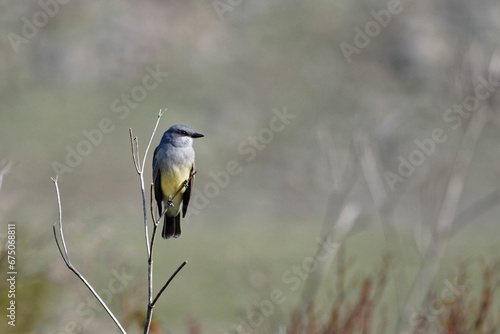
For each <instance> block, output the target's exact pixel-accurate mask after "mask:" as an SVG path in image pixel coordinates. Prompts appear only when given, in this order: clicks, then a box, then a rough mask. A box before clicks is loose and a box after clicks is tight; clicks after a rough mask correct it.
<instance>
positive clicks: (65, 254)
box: [52, 176, 126, 334]
mask: <svg viewBox="0 0 500 334" xmlns="http://www.w3.org/2000/svg"><path fill="white" fill-rule="evenodd" d="M57 179H58V177H57V176H56V177H55V178H52V182H54V186H55V188H56V196H57V205H58V209H59V221H58V223H55V224H54V225H53V226H52V230H53V232H54V239H55V241H56V245H57V248H58V249H59V253H60V254H61V257H62V258H63V260H64V262H65V263H66V266H67V267H68V268H69V270H71V271H72V272H73V273H74V274H75V275H76V276H77V277H78V278H79V279H80V280H81V281H82V282H83V284H85V286H86V287H87V288H88V289H89V290H90V292H92V294H93V295H94V297H95V298H96V299H97V300H98V301H99V303H101V305H102V307H103V308H104V309H105V310H106V312H107V313H108V314H109V316H110V317H111V319H113V321H114V322H115V324H116V326H118V328H119V329H120V331H121V332H122V333H124V334H126V332H125V329H124V328H123V327H122V325H121V324H120V322H119V321H118V319H116V317H115V316H114V314H113V312H111V310H110V309H109V308H108V306H107V305H106V303H105V302H104V301H103V300H102V299H101V297H100V296H99V294H98V293H97V292H96V291H95V290H94V288H93V287H92V285H90V283H89V282H88V281H87V280H86V279H85V277H83V275H82V274H80V272H79V271H78V270H77V269H76V268H75V267H74V266H73V264H72V263H71V260H70V258H69V253H68V249H67V247H66V241H65V239H64V233H63V228H62V209H61V196H60V194H59V185H58V184H57ZM56 224H58V225H59V235H60V238H61V243H62V248H61V243H59V240H58V238H57V229H56Z"/></svg>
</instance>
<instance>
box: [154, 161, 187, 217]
mask: <svg viewBox="0 0 500 334" xmlns="http://www.w3.org/2000/svg"><path fill="white" fill-rule="evenodd" d="M190 172H191V170H190V169H189V168H176V167H173V168H171V169H169V170H166V171H162V173H161V190H162V192H163V196H164V202H165V203H166V202H167V200H168V199H169V198H171V199H172V202H173V204H174V207H173V208H170V209H168V210H167V215H168V216H169V217H174V216H177V214H178V213H179V209H180V205H181V202H182V195H183V194H184V191H185V190H186V189H185V188H184V187H183V183H184V181H186V180H188V179H189V173H190ZM181 187H182V189H181V191H180V192H179V193H178V194H177V196H175V198H174V195H175V193H176V192H177V191H178V190H179V189H180V188H181Z"/></svg>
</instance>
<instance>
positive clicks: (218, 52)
mask: <svg viewBox="0 0 500 334" xmlns="http://www.w3.org/2000/svg"><path fill="white" fill-rule="evenodd" d="M397 4H399V6H397ZM391 6H392V7H391ZM1 7H2V10H1V11H0V17H1V24H0V34H1V36H2V38H1V42H0V47H1V53H0V77H1V78H2V80H0V97H1V102H2V104H1V108H0V138H1V141H0V143H1V144H0V160H1V165H0V167H2V168H5V169H4V173H3V174H2V183H1V189H0V221H1V222H2V231H0V234H1V236H2V244H3V243H4V241H5V237H6V235H7V227H6V224H7V223H11V222H13V223H15V224H16V231H17V270H18V275H17V302H18V310H17V326H16V327H15V328H14V330H15V332H18V333H89V332H93V333H97V332H99V333H101V332H106V333H108V332H109V333H111V332H114V331H115V328H114V325H113V324H112V323H111V321H110V320H109V318H107V316H106V314H105V312H104V311H103V310H101V309H100V308H99V307H97V306H95V308H93V307H92V306H91V305H93V303H94V301H93V299H92V297H91V296H90V293H89V292H88V291H87V290H86V289H85V287H84V286H83V285H82V284H81V283H80V282H79V281H78V280H77V278H76V277H75V276H74V275H73V274H72V273H71V272H70V271H69V270H67V268H66V267H65V265H64V263H63V261H62V259H61V258H60V255H59V253H58V251H57V248H56V245H55V243H54V240H53V235H52V224H54V223H55V222H56V221H57V219H58V211H57V202H56V196H55V191H54V185H53V183H52V182H51V177H54V176H55V174H56V173H58V174H60V179H59V186H60V190H61V200H62V211H63V221H64V228H65V235H66V241H67V243H68V248H69V252H70V255H71V258H72V261H73V263H74V264H75V265H76V266H77V268H79V269H80V270H81V272H82V273H83V274H84V275H85V276H86V277H87V279H88V280H89V281H90V282H91V283H92V284H93V285H94V287H95V288H96V289H97V290H98V291H103V289H104V290H105V289H108V290H106V291H108V292H109V290H110V289H111V288H114V287H111V288H110V282H116V280H114V281H112V280H113V278H117V277H121V281H120V280H119V281H120V282H121V283H122V286H120V289H119V291H118V292H116V293H112V294H110V297H109V299H110V306H111V308H112V309H113V310H115V311H116V314H117V316H118V317H119V318H120V319H122V320H123V321H124V322H125V323H126V325H127V326H128V328H129V329H130V332H139V329H138V327H137V324H136V319H140V317H141V314H140V312H142V311H144V310H145V309H146V282H147V276H146V268H147V264H146V252H145V245H144V234H143V233H144V232H143V225H142V207H141V197H140V188H139V179H138V176H137V174H136V173H135V170H134V167H133V164H132V158H131V154H130V143H129V132H128V131H129V128H132V129H133V131H134V134H135V135H136V136H137V137H138V139H139V147H140V153H141V154H142V153H143V152H144V149H145V146H146V144H147V141H148V139H149V136H150V134H151V131H152V129H153V126H154V123H155V121H156V117H157V114H158V111H159V110H160V109H163V108H167V111H166V113H165V114H164V116H163V117H162V119H161V122H160V125H159V129H158V132H157V133H156V135H155V137H154V138H153V144H152V145H153V148H154V146H156V145H157V143H158V142H159V139H160V136H161V133H162V132H163V131H165V130H166V129H167V128H168V127H169V126H170V125H172V124H177V123H183V124H187V125H189V126H191V127H192V128H193V129H195V130H196V131H198V132H201V133H204V134H205V138H202V139H199V140H196V142H195V149H196V153H197V169H198V174H197V176H196V189H197V191H198V192H199V193H200V194H202V195H205V196H206V195H207V194H208V195H209V196H208V198H207V200H206V201H204V200H203V199H202V197H200V196H198V204H197V206H196V205H194V204H193V205H194V206H193V205H192V207H191V209H195V210H196V214H195V213H194V212H191V215H190V216H189V219H188V220H186V221H185V222H184V224H183V232H184V234H183V236H182V238H181V239H179V240H169V241H168V242H165V241H163V240H160V239H159V240H157V241H158V242H157V244H156V250H155V252H156V253H155V255H156V256H155V259H154V261H155V262H154V264H155V273H154V279H155V289H156V291H157V289H159V287H160V286H161V284H162V283H163V282H164V281H165V280H166V279H167V278H168V277H169V275H170V274H171V273H172V272H173V271H174V270H175V269H176V268H177V266H178V265H179V264H180V263H181V262H182V261H183V260H187V261H188V265H187V267H185V268H184V269H183V270H182V271H181V273H180V274H179V276H178V277H177V278H176V279H175V280H174V281H173V283H172V285H171V286H170V287H169V288H168V289H167V291H166V293H165V294H164V295H163V297H162V299H161V300H160V302H159V304H158V305H157V307H156V308H155V319H156V321H157V322H158V325H159V328H160V329H159V332H162V333H163V332H168V333H179V332H185V331H186V328H187V327H188V326H189V324H191V326H200V328H201V330H202V332H204V333H223V332H228V333H229V332H230V331H231V330H233V329H234V328H235V326H237V325H238V324H240V323H241V319H242V318H245V317H246V316H247V315H248V314H249V312H252V310H254V309H256V308H259V305H260V304H259V303H261V302H262V301H263V300H265V299H268V298H269V297H270V294H271V291H272V290H273V289H280V290H282V291H284V297H285V301H284V302H283V303H282V304H280V305H275V310H273V312H271V313H272V315H271V316H269V317H266V319H265V321H264V323H263V324H262V326H260V329H261V330H262V331H263V332H266V331H268V332H278V328H279V326H280V324H283V323H286V321H287V319H288V318H289V314H290V312H291V310H293V309H294V308H295V307H296V306H297V303H298V300H299V296H300V293H301V291H302V289H303V287H304V286H305V279H302V278H300V279H299V282H300V285H299V286H298V288H297V289H296V290H294V289H291V285H290V283H287V282H286V280H284V279H283V275H284V273H286V272H287V271H288V270H290V269H291V268H292V267H293V266H294V265H301V264H302V262H303V260H304V259H305V258H307V257H308V256H311V255H313V254H314V252H315V250H316V248H317V246H318V240H319V239H318V238H319V236H320V235H321V233H322V231H323V232H324V231H325V230H329V229H330V227H331V225H335V222H336V221H337V218H338V215H339V212H340V211H341V208H342V206H343V204H345V203H347V202H348V203H351V204H353V205H355V206H356V208H357V209H358V210H359V217H358V219H357V220H356V222H355V223H354V227H353V228H352V229H351V230H350V231H349V233H348V236H347V237H346V238H345V239H343V240H342V245H343V247H344V249H345V252H346V253H347V258H348V259H349V261H350V262H349V263H350V266H351V267H352V268H351V269H350V272H351V273H352V282H353V283H352V284H353V285H356V284H357V283H356V282H357V281H356V280H357V278H356V277H359V276H360V275H365V274H366V275H369V274H371V273H373V272H376V271H377V270H378V268H379V267H380V263H381V262H382V259H383V258H384V256H385V255H386V254H387V253H388V252H390V251H391V246H390V244H391V242H388V239H387V237H388V235H387V234H386V232H387V229H385V228H384V224H387V223H388V222H387V221H385V218H387V217H385V216H384V215H380V212H379V211H378V207H377V203H376V200H375V203H374V198H377V194H373V191H372V192H371V191H370V190H371V189H370V187H369V186H368V184H369V182H367V180H366V173H363V171H362V170H363V167H362V165H361V161H362V157H363V150H362V149H360V147H359V146H360V140H359V138H360V137H364V136H366V137H367V140H366V141H367V142H369V143H370V144H371V145H372V148H373V150H374V151H375V152H376V156H377V159H376V160H377V165H378V170H379V175H380V176H381V177H382V179H383V180H385V176H384V175H387V174H384V173H386V172H393V173H396V174H397V173H398V172H397V171H398V167H399V166H400V164H401V161H402V160H401V158H402V159H406V160H408V159H409V157H410V155H411V154H412V152H414V151H415V150H418V146H417V145H416V143H415V140H419V141H423V140H425V139H429V138H432V131H433V130H434V129H436V128H442V129H443V131H444V133H445V135H446V138H447V139H446V140H445V141H444V142H443V143H436V147H435V150H433V151H432V153H430V154H428V155H425V157H424V159H423V162H422V163H419V165H418V166H414V167H415V170H414V171H413V172H411V173H410V175H409V176H408V177H406V176H405V177H403V178H402V180H403V181H401V182H399V181H398V182H397V184H396V187H397V191H394V192H391V190H390V187H389V183H388V182H384V186H385V189H386V191H387V192H388V193H389V197H390V200H388V202H390V203H391V205H392V207H393V211H392V213H391V215H390V216H391V217H392V218H391V220H392V222H393V223H394V224H393V227H394V226H395V227H396V229H395V230H397V231H398V234H397V239H398V240H399V242H398V243H399V244H400V245H401V247H402V248H398V249H397V250H398V252H399V253H400V254H402V255H401V258H400V262H398V265H403V264H404V266H405V267H406V268H407V273H408V276H407V279H408V281H407V284H406V287H407V289H409V288H410V287H411V286H412V282H413V281H414V280H415V277H417V276H416V275H417V273H418V268H419V266H420V264H421V260H422V259H424V254H425V252H426V250H427V249H428V248H430V247H432V245H433V241H432V240H433V237H432V236H433V235H434V233H435V228H434V227H433V226H435V224H436V220H437V217H438V213H439V210H440V207H441V203H442V199H443V197H444V196H445V189H446V186H447V184H448V183H447V182H448V180H449V178H450V175H451V171H452V166H453V164H454V161H455V157H456V155H457V152H459V151H460V149H461V143H463V141H464V132H466V129H467V125H468V124H469V121H470V119H472V117H469V116H467V117H463V116H460V114H458V113H457V112H455V111H454V112H453V113H451V114H449V116H450V117H451V116H454V117H455V119H454V121H453V122H446V121H445V119H444V118H443V117H444V115H445V114H446V113H447V110H449V109H453V105H456V104H462V103H463V102H464V99H465V97H466V96H470V95H471V92H474V89H475V88H476V87H478V86H480V85H481V83H482V82H484V80H486V81H490V82H492V84H491V85H490V86H488V87H489V88H491V91H490V92H491V96H490V97H489V98H488V99H486V100H481V101H479V102H478V103H479V104H480V107H481V108H483V107H485V108H488V114H487V117H486V118H487V119H486V124H485V125H484V128H483V129H482V131H480V132H479V137H478V140H477V143H476V145H475V147H474V150H473V159H472V162H471V165H470V168H468V169H467V172H466V177H465V178H464V179H463V181H464V188H463V192H462V193H460V194H459V195H460V196H459V198H460V201H459V202H458V209H457V210H458V212H461V211H462V209H465V208H468V207H469V205H474V203H477V202H478V201H481V199H483V198H484V197H485V196H490V197H487V199H488V201H489V202H487V203H486V204H485V205H484V207H480V210H476V211H473V212H472V213H473V214H471V215H470V216H465V217H466V218H465V219H462V221H461V222H460V224H458V226H455V227H454V228H453V234H452V235H451V236H450V237H449V238H448V239H447V241H446V247H445V249H446V251H445V254H444V257H443V258H442V259H441V260H440V261H439V273H438V275H437V276H436V279H435V281H436V283H435V284H436V289H437V291H439V290H440V289H442V286H443V279H444V278H437V277H449V279H450V280H451V281H453V278H454V277H455V276H456V271H457V265H458V264H459V263H461V262H464V261H465V262H468V263H471V265H472V266H474V263H476V259H477V258H478V257H480V258H481V259H482V260H481V261H482V262H481V261H480V262H481V263H483V266H484V265H486V264H488V263H493V262H492V261H496V260H498V255H499V252H500V249H499V246H498V245H497V244H498V237H499V235H500V233H499V232H500V227H499V225H498V216H499V214H500V209H499V208H497V207H496V203H497V202H498V196H497V197H495V196H496V195H495V194H496V193H495V192H496V190H497V189H498V184H499V181H500V173H499V164H498V161H500V145H498V143H499V142H498V140H499V138H500V135H499V133H500V132H499V125H500V118H499V116H498V115H499V114H498V106H499V104H498V102H497V100H498V98H497V97H496V95H498V94H496V89H498V87H499V86H498V84H496V82H497V81H500V80H497V81H495V80H496V79H495V76H494V74H495V73H496V72H495V71H496V70H497V69H498V66H500V65H499V61H498V59H499V58H498V54H497V52H498V51H497V47H498V46H499V42H500V4H499V3H498V2H497V1H481V2H469V1H452V0H440V1H401V2H396V1H369V0H356V1H346V0H334V1H308V2H303V1H280V0H277V1H272V2H269V1H261V0H256V1H229V0H220V1H219V0H216V1H211V0H210V1H160V0H155V1H153V0H148V1H71V0H70V1H67V0H66V1H60V2H57V1H55V0H54V1H48V0H46V1H43V0H42V1H1ZM389 9H391V10H392V12H390V11H389ZM381 11H384V12H383V13H390V14H389V16H385V17H384V16H383V14H380V13H382V12H381ZM380 15H382V16H380ZM376 17H378V19H379V20H385V21H377V18H376ZM370 22H375V23H370ZM377 22H379V23H377ZM380 22H382V23H380ZM370 24H371V25H370ZM367 27H368V29H373V30H371V31H368V33H369V34H370V35H367V31H366V30H365V29H366V28H367ZM377 27H378V28H377ZM359 31H361V33H359ZM363 35H364V36H363ZM347 45H349V46H347ZM346 50H348V51H346ZM152 72H156V73H157V74H156V77H155V76H152V75H151V73H152ZM158 73H159V74H158ZM148 76H149V77H148ZM145 78H149V79H145ZM154 78H156V79H154ZM481 78H483V79H481ZM145 80H146V81H147V84H154V83H155V80H156V84H155V85H154V87H150V86H148V88H147V89H146V88H145V83H144V82H145ZM495 94H496V95H495ZM472 95H473V94H472ZM127 101H128V102H127ZM481 110H482V109H481ZM472 114H473V113H471V115H472ZM276 115H290V116H289V118H288V119H286V118H285V121H284V122H283V123H279V122H277V123H276V124H282V125H283V126H282V127H280V131H274V132H273V131H269V130H266V128H267V129H269V128H270V126H271V123H270V122H275V121H273V119H276V117H277V116H276ZM457 119H460V123H461V124H459V125H457V126H456V128H454V127H452V125H455V124H456V123H457V122H458V120H457ZM103 124H104V125H103ZM273 124H274V123H273ZM100 127H101V128H100ZM103 128H105V131H103ZM89 133H90V134H93V136H94V137H92V138H93V140H94V142H93V143H91V142H90V140H89V138H88V135H89ZM259 136H260V137H259ZM361 141H362V140H361ZM89 143H90V145H89ZM153 148H152V149H153ZM250 151H251V152H252V153H250ZM70 152H73V153H70ZM74 152H76V153H77V155H78V157H75V156H74V155H75V153H74ZM78 152H80V153H78ZM82 152H83V154H82ZM151 154H152V150H151V151H150V152H149V155H148V157H147V160H146V161H147V163H146V171H145V181H146V184H149V182H150V177H151V176H150V175H151V170H150V160H151ZM69 156H71V157H69ZM68 159H70V160H68ZM233 160H234V161H236V162H237V163H238V164H239V166H240V168H241V169H240V170H239V172H238V173H237V175H231V176H230V178H229V179H228V180H227V182H224V184H222V185H221V184H219V185H217V186H216V187H215V188H214V187H213V183H212V185H211V186H210V185H209V184H210V183H211V182H214V175H217V174H219V175H220V174H221V171H225V170H226V168H227V164H228V162H230V161H233ZM68 161H69V162H70V164H68ZM9 163H10V169H9V168H8V167H9ZM62 166H66V167H62ZM0 169H1V168H0ZM350 171H352V173H350ZM365 172H366V170H365ZM386 181H387V180H386ZM219 182H221V181H219ZM210 187H212V188H211V189H210ZM213 189H216V190H213ZM372 190H373V189H372ZM211 191H216V193H213V192H211ZM391 196H392V197H391ZM210 197H211V198H210ZM479 203H480V204H481V203H483V202H479ZM462 217H464V216H462ZM392 250H394V249H392ZM3 261H5V259H3ZM4 267H5V262H3V263H2V270H3V272H2V277H3V275H4V273H6V271H7V270H6V269H5V270H4ZM332 268H333V266H332ZM332 270H335V269H334V268H333V269H331V270H330V269H328V274H327V275H326V278H325V281H324V283H323V284H322V287H323V289H324V291H323V290H321V291H322V292H321V293H319V295H318V298H319V299H321V298H324V299H328V296H329V293H332V292H331V291H330V290H332V289H333V288H332V287H333V286H334V285H335V275H334V274H332V273H331V271H332ZM476 274H477V273H476ZM454 275H455V276H454ZM476 276H480V274H477V275H476ZM129 278H130V279H129ZM358 280H359V279H358ZM393 280H394V277H392V276H390V275H389V283H388V288H387V293H386V295H385V297H384V302H385V309H386V311H387V313H388V314H389V316H388V317H387V318H384V319H388V320H384V321H387V323H388V326H387V328H386V332H391V331H393V330H394V328H395V324H396V319H397V310H398V307H397V303H396V302H395V299H397V298H396V297H395V295H396V292H395V291H394V289H393V288H391V287H392V286H393ZM476 282H477V283H478V284H477V285H476V284H475V283H476ZM480 283H481V281H480V279H479V278H478V279H472V278H471V280H470V286H471V289H472V290H474V289H476V290H478V291H479V290H480V289H481V284H480ZM111 284H115V283H111ZM0 286H2V295H1V296H0V301H2V310H5V308H4V305H6V302H7V298H6V293H4V292H5V291H6V290H5V289H6V284H5V281H4V280H2V282H0ZM106 291H104V293H105V294H106V293H107V292H106ZM329 291H330V292H329ZM408 291H409V290H405V292H408ZM424 292H425V291H424ZM399 298H400V299H401V298H402V297H401V296H399ZM402 299H403V300H404V297H403V298H402ZM318 303H319V305H321V303H322V302H321V300H320V301H318ZM493 310H494V311H493V312H494V313H495V312H496V314H497V315H498V313H499V312H498V302H497V304H496V308H493ZM2 312H4V311H2ZM2 318H3V320H2V323H1V324H0V328H1V329H2V332H3V331H4V329H5V330H6V331H12V330H13V328H11V327H10V326H7V325H6V324H5V317H4V316H2ZM497 321H498V318H497ZM193 323H196V325H193ZM282 328H284V327H282Z"/></svg>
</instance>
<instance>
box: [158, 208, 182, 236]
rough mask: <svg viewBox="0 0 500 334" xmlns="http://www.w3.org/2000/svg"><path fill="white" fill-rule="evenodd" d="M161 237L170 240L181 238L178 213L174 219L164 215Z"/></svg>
mask: <svg viewBox="0 0 500 334" xmlns="http://www.w3.org/2000/svg"><path fill="white" fill-rule="evenodd" d="M161 236H162V237H163V239H170V238H172V237H174V238H179V237H180V236H181V215H180V213H179V214H178V215H177V216H175V217H169V216H167V215H166V214H165V219H164V221H163V231H162V234H161Z"/></svg>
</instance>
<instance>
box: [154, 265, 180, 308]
mask: <svg viewBox="0 0 500 334" xmlns="http://www.w3.org/2000/svg"><path fill="white" fill-rule="evenodd" d="M186 264H187V261H184V262H182V263H181V265H180V266H179V268H177V270H176V271H175V272H174V273H173V274H172V276H170V278H169V279H168V281H167V282H166V283H165V285H163V287H162V288H161V289H160V291H158V294H157V295H156V297H155V299H153V302H152V303H151V307H154V306H155V304H156V302H157V301H158V298H160V296H161V294H162V293H163V291H165V289H166V288H167V286H168V285H169V284H170V282H172V280H173V279H174V277H175V276H176V275H177V274H178V273H179V271H181V269H182V268H184V266H185V265H186Z"/></svg>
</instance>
